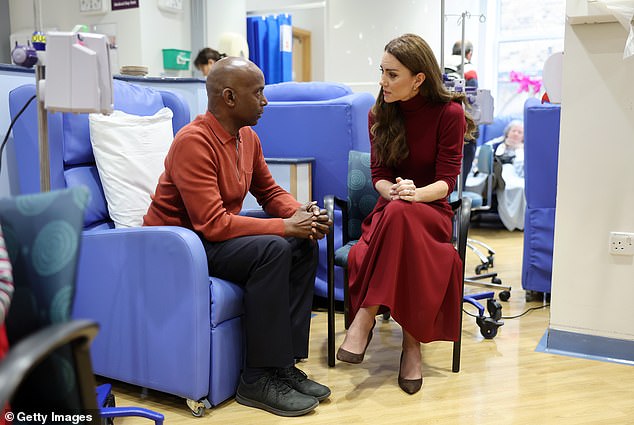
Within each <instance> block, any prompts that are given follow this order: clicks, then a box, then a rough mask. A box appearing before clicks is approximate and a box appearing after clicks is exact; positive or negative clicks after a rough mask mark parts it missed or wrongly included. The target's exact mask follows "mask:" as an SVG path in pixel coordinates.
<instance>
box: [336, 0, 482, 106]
mask: <svg viewBox="0 0 634 425" xmlns="http://www.w3.org/2000/svg"><path fill="white" fill-rule="evenodd" d="M481 3H482V4H483V5H484V3H483V2H481V1H479V0H463V1H460V2H456V1H446V5H445V15H461V14H462V13H463V12H469V13H470V14H471V15H473V16H472V17H471V18H468V19H466V20H465V34H466V36H465V38H467V39H469V40H471V41H472V42H473V43H474V56H473V62H474V63H475V64H477V63H478V59H479V55H480V54H481V53H480V51H481V50H484V49H479V45H482V46H484V45H485V44H484V41H482V42H481V41H480V37H481V36H483V35H484V34H485V33H484V32H483V28H484V27H483V26H482V24H480V22H479V20H478V19H477V17H478V16H479V15H480V13H483V14H486V10H485V11H483V12H481ZM360 10H363V13H359V11H360ZM459 19H460V16H447V17H446V19H445V43H444V44H445V55H450V54H451V47H452V46H453V43H454V42H455V41H456V40H459V39H460V38H461V33H462V27H461V24H460V23H459ZM327 25H328V29H327V31H326V33H327V40H326V43H327V47H326V51H327V52H328V54H327V59H326V63H325V67H326V79H327V80H333V81H341V82H344V83H346V84H349V85H351V86H352V87H353V88H354V89H355V90H356V91H369V92H371V93H373V94H376V93H377V92H378V79H379V65H380V61H381V57H382V55H383V48H384V47H385V45H386V44H387V43H388V42H389V41H390V40H392V39H393V38H395V37H398V36H400V35H402V34H404V33H408V32H411V33H415V34H418V35H420V36H421V37H423V38H424V39H425V41H427V43H429V45H430V46H431V48H432V49H433V50H434V53H435V54H436V58H437V59H438V62H440V60H441V58H440V51H441V46H440V44H441V43H440V40H441V10H440V1H438V0H408V1H404V0H393V1H391V2H389V6H388V5H387V4H386V2H385V1H383V0H346V1H337V0H331V1H329V2H328V22H327Z"/></svg>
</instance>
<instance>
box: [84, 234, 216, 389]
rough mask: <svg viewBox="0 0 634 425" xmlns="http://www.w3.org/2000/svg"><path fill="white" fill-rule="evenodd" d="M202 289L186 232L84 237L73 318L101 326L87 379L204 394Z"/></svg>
mask: <svg viewBox="0 0 634 425" xmlns="http://www.w3.org/2000/svg"><path fill="white" fill-rule="evenodd" d="M209 285H210V284H209V270H208V265H207V257H206V255H205V250H204V248H203V245H202V242H201V240H200V239H199V237H198V236H197V235H196V234H195V233H194V232H193V231H191V230H189V229H185V228H182V227H175V226H148V227H137V228H127V229H107V230H91V231H85V232H84V234H83V237H82V247H81V253H80V258H79V267H78V277H77V290H76V296H75V304H74V311H73V315H74V317H75V318H89V319H93V320H96V321H97V322H98V323H99V324H100V326H101V331H100V333H99V335H98V336H97V338H95V342H94V344H93V348H92V356H93V366H94V370H95V373H96V374H98V375H102V376H106V377H110V378H113V379H118V380H121V381H124V382H128V383H133V384H136V385H139V386H144V387H147V388H152V389H156V390H159V391H165V392H169V393H171V394H179V395H183V396H184V397H187V398H191V399H200V398H201V397H203V396H205V395H207V393H208V386H209V356H210V353H209V350H210V332H209V323H210V308H211V306H210V305H211V302H210V286H209ZM165 347H178V349H175V350H166V349H165ZM138 365H143V367H138ZM166 385H167V386H166ZM175 387H177V388H175Z"/></svg>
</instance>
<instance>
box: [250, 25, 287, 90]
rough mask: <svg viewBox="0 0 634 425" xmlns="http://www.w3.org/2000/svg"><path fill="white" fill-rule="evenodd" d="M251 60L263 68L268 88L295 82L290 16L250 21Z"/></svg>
mask: <svg viewBox="0 0 634 425" xmlns="http://www.w3.org/2000/svg"><path fill="white" fill-rule="evenodd" d="M247 43H248V44H249V59H250V60H251V61H253V62H254V63H255V64H256V65H257V66H259V67H260V69H261V70H262V72H263V73H264V79H265V81H266V83H267V84H274V83H281V82H282V81H291V80H292V79H293V53H292V47H293V29H292V26H291V16H290V15H288V14H284V15H275V16H274V15H271V16H249V17H247Z"/></svg>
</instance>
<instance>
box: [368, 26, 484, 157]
mask: <svg viewBox="0 0 634 425" xmlns="http://www.w3.org/2000/svg"><path fill="white" fill-rule="evenodd" d="M384 51H385V52H386V53H389V54H391V55H392V56H394V57H395V58H396V59H397V60H398V61H399V62H400V63H402V64H403V65H404V66H405V67H406V68H407V69H408V70H409V71H410V72H411V73H412V74H413V75H416V74H418V73H419V72H422V73H423V74H425V81H423V83H422V84H421V85H420V87H419V92H418V95H419V96H423V97H424V98H426V99H427V100H429V101H430V102H432V103H447V102H451V101H454V102H461V103H463V104H465V105H467V106H468V104H467V103H466V96H465V94H464V93H457V92H450V91H448V90H447V89H446V87H445V85H444V84H443V79H442V73H441V72H440V65H438V61H436V57H435V56H434V52H433V51H432V50H431V47H429V44H427V42H426V41H425V40H423V39H422V38H421V37H419V36H417V35H415V34H404V35H402V36H400V37H398V38H395V39H394V40H392V41H390V42H389V43H387V45H386V46H385V50H384ZM372 113H373V115H374V119H375V121H374V124H373V125H372V127H371V128H370V132H371V133H372V135H373V136H374V142H373V148H374V152H375V156H376V160H377V161H378V163H379V164H382V165H388V166H394V165H397V164H398V163H399V162H401V161H402V160H403V159H405V158H406V157H407V155H409V148H408V147H407V140H406V139H405V120H404V117H403V115H402V113H401V111H400V109H399V107H398V106H397V102H392V103H386V102H385V101H384V100H383V87H381V89H380V91H379V95H378V96H377V98H376V103H375V104H374V106H373V107H372ZM465 118H466V120H467V130H466V132H465V138H466V139H468V140H472V139H474V136H473V134H474V133H475V131H476V129H477V126H476V124H475V122H474V121H473V119H472V118H471V116H470V115H469V113H468V112H466V111H465Z"/></svg>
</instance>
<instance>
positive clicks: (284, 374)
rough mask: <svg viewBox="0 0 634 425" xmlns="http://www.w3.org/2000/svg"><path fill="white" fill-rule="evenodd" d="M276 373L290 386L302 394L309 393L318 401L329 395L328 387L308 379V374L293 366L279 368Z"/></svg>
mask: <svg viewBox="0 0 634 425" xmlns="http://www.w3.org/2000/svg"><path fill="white" fill-rule="evenodd" d="M278 375H279V377H280V379H281V380H282V381H284V382H286V383H287V384H288V385H289V386H290V387H291V388H294V389H296V390H297V391H299V392H300V393H302V394H306V395H311V396H313V397H315V398H316V399H317V400H319V401H322V400H325V399H326V398H328V396H329V395H330V388H328V387H327V386H325V385H321V384H320V383H318V382H315V381H313V380H310V379H308V376H306V374H305V373H304V372H302V371H301V370H299V369H297V368H296V367H295V366H290V367H286V368H283V369H279V370H278Z"/></svg>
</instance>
